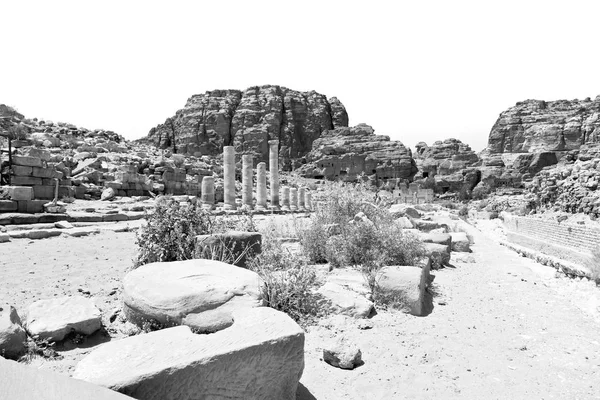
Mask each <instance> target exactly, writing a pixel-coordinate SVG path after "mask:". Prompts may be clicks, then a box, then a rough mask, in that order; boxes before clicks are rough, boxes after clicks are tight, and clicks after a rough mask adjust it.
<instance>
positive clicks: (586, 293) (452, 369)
mask: <svg viewBox="0 0 600 400" xmlns="http://www.w3.org/2000/svg"><path fill="white" fill-rule="evenodd" d="M263 222H264V221H263ZM479 226H480V228H481V229H484V230H490V229H492V226H491V225H490V226H486V225H485V223H484V224H482V225H479ZM135 247H136V246H135V234H134V233H132V232H124V233H114V232H102V233H98V234H96V235H92V236H88V237H81V238H72V237H57V238H50V239H43V240H37V241H30V240H27V239H15V240H13V241H12V242H10V243H3V244H0V256H1V257H0V302H7V303H10V304H13V305H14V306H16V307H17V309H18V310H19V312H20V313H21V314H24V312H25V310H26V307H27V306H28V305H29V304H31V303H32V302H33V301H35V300H38V299H44V298H51V297H54V296H63V295H74V294H82V295H85V296H88V297H91V298H93V299H94V301H95V303H96V305H97V306H98V307H99V308H100V309H101V310H102V313H103V322H104V324H105V327H106V331H104V332H99V333H97V334H95V335H94V336H92V337H90V338H88V339H87V340H86V341H85V342H84V343H83V344H80V345H75V344H73V343H66V344H65V345H63V346H61V347H60V348H57V350H58V352H59V354H60V355H61V356H62V357H63V358H62V359H61V360H55V361H52V360H45V359H37V360H35V361H34V362H33V364H34V365H36V366H38V367H41V368H47V369H51V370H55V371H58V372H61V373H65V374H70V373H71V372H72V370H73V368H74V366H75V365H76V363H77V362H78V361H79V360H80V359H81V358H82V357H83V356H85V354H87V353H88V352H89V351H91V350H92V346H94V345H96V344H99V343H102V342H105V341H107V340H111V339H112V340H115V339H118V338H120V337H124V336H126V335H125V333H124V332H123V326H124V324H123V322H122V320H121V319H120V318H117V319H116V320H115V322H113V323H110V321H109V317H110V316H111V315H112V314H113V313H114V312H115V310H118V309H119V308H120V303H121V283H120V280H121V278H122V277H123V275H124V274H125V272H126V270H127V269H128V268H129V267H130V266H131V264H132V261H131V260H132V259H133V257H134V255H135ZM473 249H474V254H473V256H474V258H475V261H476V263H455V267H456V268H446V269H444V270H440V271H436V272H435V275H436V278H435V283H436V286H437V288H438V291H439V292H440V295H439V296H438V297H436V299H435V302H436V304H435V309H434V310H433V313H432V314H430V315H429V316H427V317H413V316H410V315H406V314H402V313H399V312H393V311H391V312H388V311H380V312H379V313H378V314H377V315H376V316H374V317H373V318H372V319H371V321H372V322H373V328H372V329H368V330H360V329H359V328H358V326H357V322H356V321H355V320H352V319H347V318H344V317H341V316H333V317H331V318H330V319H328V320H324V321H321V323H320V324H319V325H318V326H315V327H312V328H309V330H308V332H307V335H306V349H305V362H306V367H305V371H304V375H303V377H302V379H301V386H300V389H299V391H298V399H314V398H316V399H365V398H368V399H371V400H375V399H412V398H415V399H417V398H418V399H421V398H431V399H448V398H464V399H480V398H488V399H552V398H555V399H591V398H600V391H599V390H598V387H597V382H600V336H599V335H598V332H600V317H599V316H600V307H599V306H600V302H599V298H600V289H598V288H596V287H594V285H593V284H591V283H590V282H587V281H578V280H569V279H563V278H556V277H555V273H554V270H552V269H550V268H548V267H544V266H540V265H538V264H536V263H534V262H533V261H531V260H529V259H525V258H522V257H520V256H518V255H517V254H516V253H513V252H511V251H510V250H508V249H506V248H504V247H502V246H500V245H498V244H496V242H494V241H493V240H492V239H490V238H489V236H488V235H485V234H480V233H477V234H476V235H475V245H474V246H473ZM338 335H344V336H346V337H347V338H348V339H349V340H351V341H354V342H355V343H357V344H358V346H359V348H360V349H361V351H362V354H363V361H364V365H362V366H360V367H358V368H356V369H355V370H352V371H347V370H341V369H337V368H333V367H331V366H329V365H328V364H326V363H325V362H323V361H322V347H323V343H325V342H326V341H327V340H330V339H332V338H334V337H336V336H338Z"/></svg>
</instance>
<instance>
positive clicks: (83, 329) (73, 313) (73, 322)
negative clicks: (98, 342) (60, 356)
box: [25, 296, 102, 342]
mask: <svg viewBox="0 0 600 400" xmlns="http://www.w3.org/2000/svg"><path fill="white" fill-rule="evenodd" d="M101 326H102V322H101V320H100V311H99V310H98V309H97V308H96V306H95V305H94V302H93V301H92V300H91V299H87V298H85V297H82V296H66V297H59V298H55V299H49V300H38V301H36V302H34V303H33V304H31V305H30V306H29V307H28V308H27V318H26V319H25V328H26V329H27V332H29V334H30V335H31V336H32V337H35V336H37V337H39V338H40V339H48V340H49V341H55V342H56V341H60V340H62V339H64V338H65V336H67V335H68V334H69V333H71V332H73V331H74V332H77V333H82V334H84V335H90V334H92V333H94V332H95V331H97V330H98V329H100V328H101Z"/></svg>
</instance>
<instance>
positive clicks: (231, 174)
mask: <svg viewBox="0 0 600 400" xmlns="http://www.w3.org/2000/svg"><path fill="white" fill-rule="evenodd" d="M223 191H224V202H225V205H224V208H225V209H226V210H235V149H234V147H233V146H224V147H223Z"/></svg>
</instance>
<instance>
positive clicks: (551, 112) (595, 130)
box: [488, 97, 600, 153]
mask: <svg viewBox="0 0 600 400" xmlns="http://www.w3.org/2000/svg"><path fill="white" fill-rule="evenodd" d="M599 141H600V97H596V99H595V100H591V99H589V98H587V99H585V100H572V101H569V100H557V101H543V100H526V101H522V102H518V103H517V104H516V105H515V106H514V107H511V108H509V109H508V110H506V111H504V112H503V113H501V114H500V116H499V117H498V120H497V121H496V123H495V124H494V126H493V127H492V130H491V132H490V136H489V141H488V149H489V150H490V152H491V153H539V152H546V151H565V150H577V149H579V147H580V146H581V145H582V144H588V143H598V142H599Z"/></svg>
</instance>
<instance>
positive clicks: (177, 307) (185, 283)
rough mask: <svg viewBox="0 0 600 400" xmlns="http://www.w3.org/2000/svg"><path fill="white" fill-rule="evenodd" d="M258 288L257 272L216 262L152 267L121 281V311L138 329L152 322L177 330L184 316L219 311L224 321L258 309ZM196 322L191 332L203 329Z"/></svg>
mask: <svg viewBox="0 0 600 400" xmlns="http://www.w3.org/2000/svg"><path fill="white" fill-rule="evenodd" d="M261 286H262V280H261V279H260V277H259V276H258V274H257V273H256V272H253V271H249V270H247V269H244V268H240V267H236V266H235V265H230V264H226V263H223V262H220V261H214V260H202V259H198V260H187V261H174V262H162V263H151V264H146V265H143V266H141V267H139V268H137V269H135V270H133V271H131V272H129V273H128V274H127V275H125V278H124V279H123V302H124V307H123V308H124V311H125V315H126V317H127V319H128V320H129V321H131V322H133V323H134V324H136V325H138V326H142V325H143V324H144V323H145V322H147V321H151V320H154V321H157V322H159V323H160V324H163V325H165V326H174V325H181V324H182V323H183V320H184V318H185V317H186V316H187V315H188V314H200V313H202V312H206V311H213V310H218V311H219V312H221V313H222V315H223V314H227V313H228V314H231V313H232V312H233V311H234V310H237V309H241V308H243V309H248V308H253V307H259V306H262V305H263V298H262V291H261ZM199 320H201V318H195V322H194V328H195V329H201V328H202V327H201V326H198V325H197V323H198V321H199ZM210 325H211V326H214V325H213V323H212V322H211V323H210Z"/></svg>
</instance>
